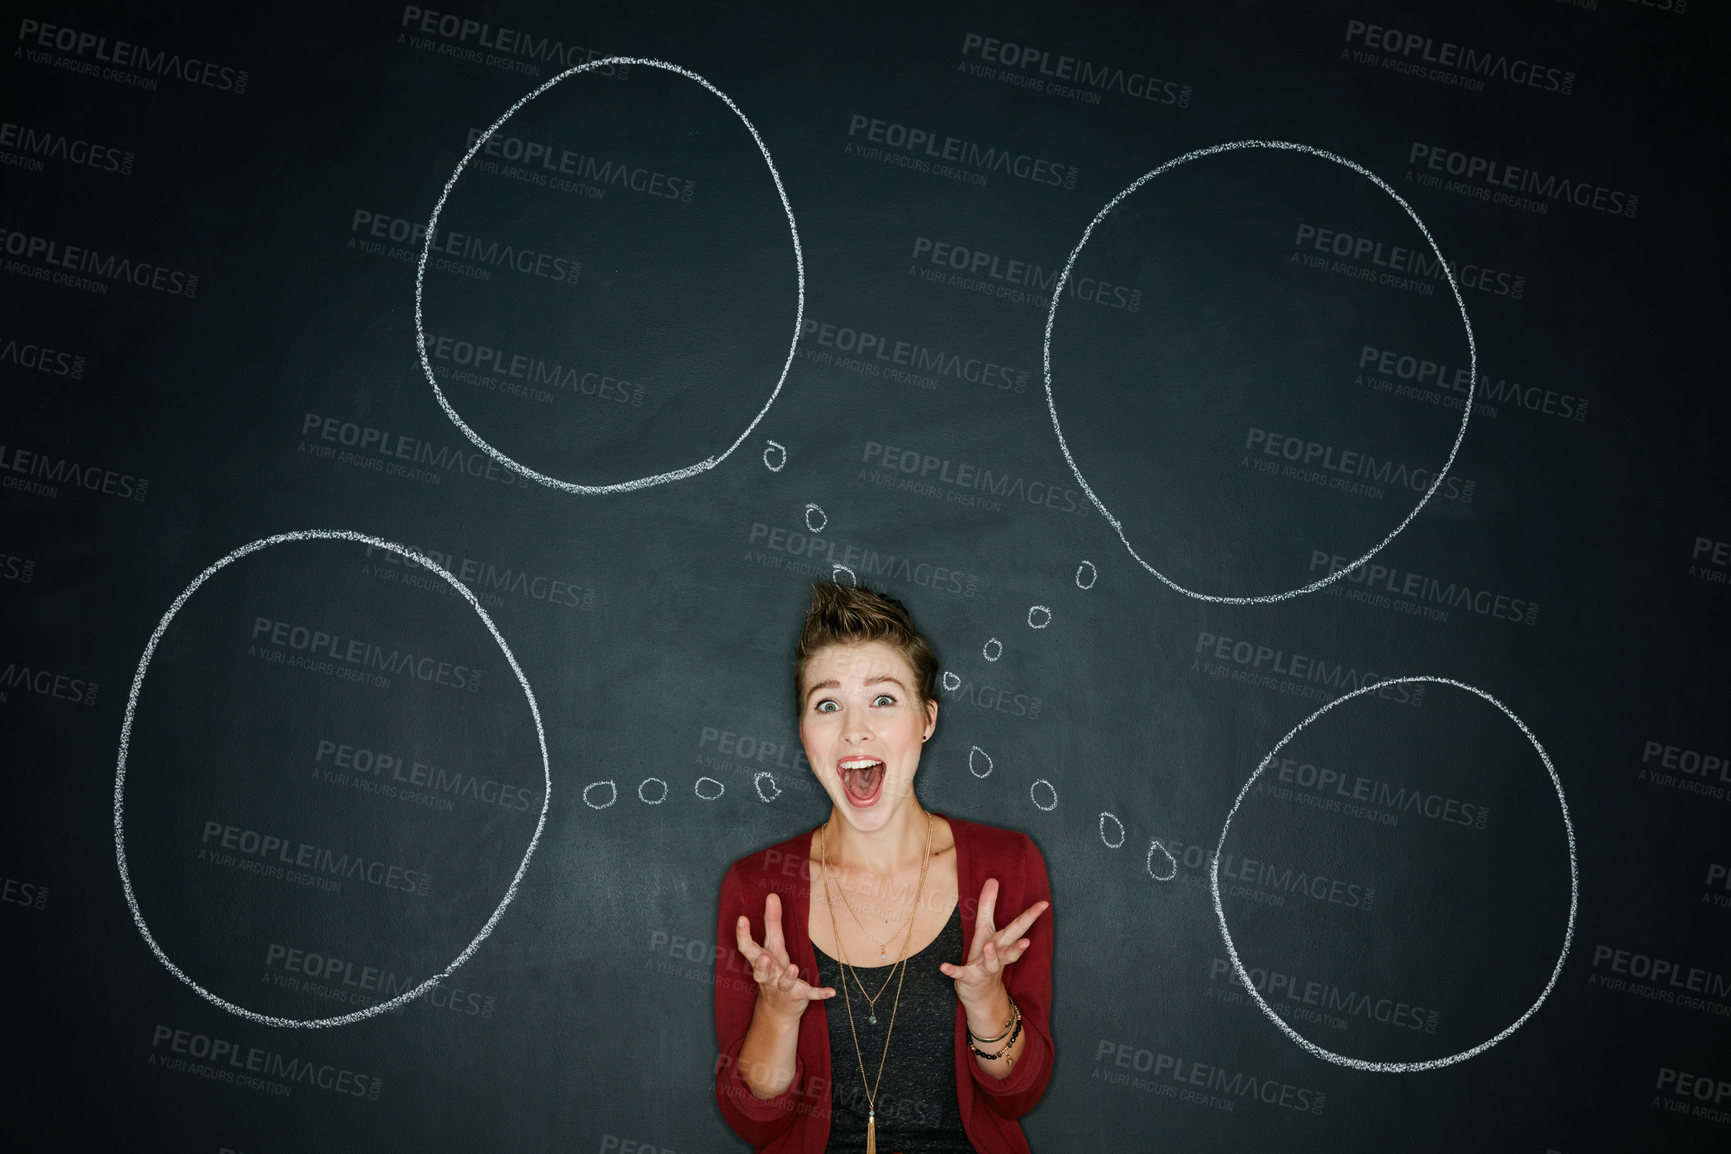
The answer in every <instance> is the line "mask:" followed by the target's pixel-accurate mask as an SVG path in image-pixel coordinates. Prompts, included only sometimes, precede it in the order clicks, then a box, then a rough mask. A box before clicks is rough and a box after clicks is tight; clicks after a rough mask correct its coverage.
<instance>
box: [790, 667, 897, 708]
mask: <svg viewBox="0 0 1731 1154" xmlns="http://www.w3.org/2000/svg"><path fill="white" fill-rule="evenodd" d="M885 681H887V682H889V683H890V684H891V685H893V686H895V687H896V688H897V689H899V690H901V691H902V692H903V693H906V692H907V691H908V687H907V686H905V685H903V684H902V682H901V679H900V678H899V677H894V676H892V675H890V674H888V673H880V674H878V675H877V676H876V677H868V678H866V679H865V683H866V684H867V685H878V684H881V683H882V682H885ZM840 688H841V682H839V681H837V680H836V679H835V678H833V677H832V678H830V679H829V680H828V681H819V682H818V683H817V684H815V685H813V686H812V687H811V688H810V689H808V690H806V691H805V697H806V700H807V701H810V700H811V695H812V694H814V693H816V692H817V691H818V690H820V689H840Z"/></svg>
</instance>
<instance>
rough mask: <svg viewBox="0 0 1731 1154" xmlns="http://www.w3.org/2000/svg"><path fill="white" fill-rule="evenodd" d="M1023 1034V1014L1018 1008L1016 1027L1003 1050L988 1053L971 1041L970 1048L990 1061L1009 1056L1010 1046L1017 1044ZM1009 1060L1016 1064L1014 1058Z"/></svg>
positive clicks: (1011, 1063)
mask: <svg viewBox="0 0 1731 1154" xmlns="http://www.w3.org/2000/svg"><path fill="white" fill-rule="evenodd" d="M1021 1036H1022V1014H1021V1011H1020V1010H1018V1011H1016V1025H1015V1028H1014V1029H1012V1030H1011V1031H1010V1040H1009V1041H1008V1042H1005V1043H1004V1048H1003V1049H1002V1050H999V1051H998V1052H997V1053H996V1054H988V1053H986V1052H985V1051H984V1050H982V1049H980V1048H979V1047H978V1046H976V1045H974V1044H973V1043H971V1042H970V1043H968V1049H970V1050H972V1051H973V1052H974V1053H975V1054H978V1055H979V1056H980V1057H982V1058H984V1059H985V1060H986V1061H988V1062H990V1061H992V1060H993V1059H995V1058H1007V1057H1008V1055H1009V1053H1010V1048H1011V1047H1012V1046H1014V1045H1015V1044H1016V1039H1017V1038H1019V1037H1021ZM1008 1061H1009V1063H1010V1065H1012V1066H1014V1065H1015V1064H1016V1060H1015V1059H1014V1058H1008Z"/></svg>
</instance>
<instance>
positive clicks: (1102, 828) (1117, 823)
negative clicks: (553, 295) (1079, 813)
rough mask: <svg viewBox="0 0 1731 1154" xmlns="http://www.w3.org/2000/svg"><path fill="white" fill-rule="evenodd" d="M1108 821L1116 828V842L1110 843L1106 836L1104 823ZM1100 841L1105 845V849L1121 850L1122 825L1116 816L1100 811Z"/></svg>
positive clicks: (1122, 838)
mask: <svg viewBox="0 0 1731 1154" xmlns="http://www.w3.org/2000/svg"><path fill="white" fill-rule="evenodd" d="M1108 819H1110V820H1111V822H1112V824H1113V825H1115V826H1117V827H1118V840H1117V841H1112V840H1110V839H1109V838H1107V836H1106V822H1107V820H1108ZM1100 840H1101V841H1103V842H1105V843H1106V848H1107V849H1122V848H1123V846H1124V823H1123V822H1121V821H1119V820H1118V817H1117V815H1116V814H1113V813H1108V812H1107V811H1106V810H1101V811H1100Z"/></svg>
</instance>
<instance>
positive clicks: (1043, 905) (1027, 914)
mask: <svg viewBox="0 0 1731 1154" xmlns="http://www.w3.org/2000/svg"><path fill="white" fill-rule="evenodd" d="M1051 908H1052V903H1051V902H1035V903H1034V904H1033V905H1031V906H1029V907H1028V908H1027V909H1025V910H1023V911H1022V913H1021V916H1020V917H1018V918H1017V919H1016V920H1015V921H1013V922H1011V923H1010V924H1009V925H1007V926H1005V927H1004V929H1003V932H1002V933H1000V934H999V935H998V938H999V940H1000V941H1014V940H1015V939H1016V938H1019V937H1021V936H1022V935H1023V934H1025V933H1027V932H1028V927H1029V926H1031V925H1033V924H1034V921H1035V919H1036V918H1038V917H1039V916H1040V915H1041V914H1043V913H1045V912H1046V911H1047V910H1049V909H1051ZM1005 935H1008V937H1007V938H1006V937H1005Z"/></svg>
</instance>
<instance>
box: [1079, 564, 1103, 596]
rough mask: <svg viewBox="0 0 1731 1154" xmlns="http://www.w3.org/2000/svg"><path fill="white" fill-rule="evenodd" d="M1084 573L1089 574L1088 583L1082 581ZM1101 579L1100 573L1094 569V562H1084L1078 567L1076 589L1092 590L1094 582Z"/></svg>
mask: <svg viewBox="0 0 1731 1154" xmlns="http://www.w3.org/2000/svg"><path fill="white" fill-rule="evenodd" d="M1084 571H1086V572H1087V574H1088V580H1086V581H1083V580H1082V573H1083V572H1084ZM1099 579H1100V571H1099V570H1098V569H1096V568H1094V563H1093V562H1092V561H1084V562H1082V563H1081V564H1080V565H1078V566H1076V588H1078V589H1092V588H1093V587H1094V582H1096V581H1098V580H1099Z"/></svg>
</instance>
